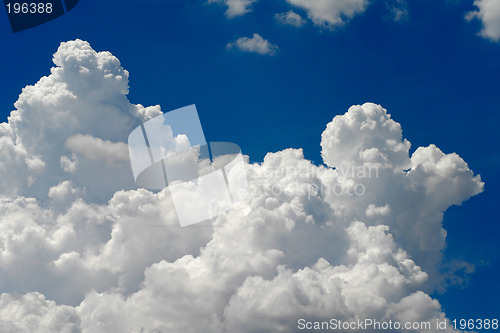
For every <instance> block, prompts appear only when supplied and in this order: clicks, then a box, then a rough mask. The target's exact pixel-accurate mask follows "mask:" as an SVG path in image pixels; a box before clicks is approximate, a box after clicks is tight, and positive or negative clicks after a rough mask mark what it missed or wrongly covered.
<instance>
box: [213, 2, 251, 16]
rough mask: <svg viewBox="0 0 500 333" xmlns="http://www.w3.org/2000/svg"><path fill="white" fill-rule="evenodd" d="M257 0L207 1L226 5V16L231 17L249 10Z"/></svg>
mask: <svg viewBox="0 0 500 333" xmlns="http://www.w3.org/2000/svg"><path fill="white" fill-rule="evenodd" d="M257 1H258V0H208V3H218V4H221V5H224V6H226V7H227V10H226V16H227V17H229V18H233V17H236V16H241V15H245V14H246V13H248V12H250V11H251V7H252V4H254V3H255V2H257Z"/></svg>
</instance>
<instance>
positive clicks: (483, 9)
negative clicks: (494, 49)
mask: <svg viewBox="0 0 500 333" xmlns="http://www.w3.org/2000/svg"><path fill="white" fill-rule="evenodd" d="M474 6H476V7H477V8H478V10H476V11H473V12H469V13H467V14H466V16H465V18H466V19H467V20H468V21H471V20H473V19H478V20H480V21H481V22H482V24H483V28H482V30H481V32H480V33H479V34H480V35H481V36H482V37H484V38H487V39H490V40H492V41H494V42H498V41H499V40H500V1H499V0H476V1H474Z"/></svg>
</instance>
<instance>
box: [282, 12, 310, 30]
mask: <svg viewBox="0 0 500 333" xmlns="http://www.w3.org/2000/svg"><path fill="white" fill-rule="evenodd" d="M274 17H275V18H276V20H277V21H278V22H280V23H281V24H284V25H291V26H293V27H297V28H300V27H301V26H303V25H304V24H306V20H304V19H303V18H302V16H300V15H299V14H297V13H295V12H294V11H291V10H290V11H288V12H286V13H281V14H279V13H278V14H276V15H275V16H274Z"/></svg>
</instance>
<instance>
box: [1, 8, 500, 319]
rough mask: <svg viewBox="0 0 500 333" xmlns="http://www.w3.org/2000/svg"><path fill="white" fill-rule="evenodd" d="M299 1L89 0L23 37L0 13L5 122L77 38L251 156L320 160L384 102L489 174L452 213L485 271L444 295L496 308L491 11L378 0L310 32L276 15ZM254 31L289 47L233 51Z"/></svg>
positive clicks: (456, 254)
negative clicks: (241, 5) (336, 138)
mask: <svg viewBox="0 0 500 333" xmlns="http://www.w3.org/2000/svg"><path fill="white" fill-rule="evenodd" d="M290 8H291V7H290V5H289V4H287V3H286V2H285V1H267V0H266V1H259V2H257V3H255V4H254V5H253V6H252V11H251V12H250V13H247V14H246V15H243V16H239V17H235V18H227V17H226V16H225V15H224V10H225V9H224V8H223V7H222V6H219V5H217V4H211V5H207V4H206V3H205V2H204V1H194V0H189V1H181V0H169V1H158V0H156V1H153V0H143V1H140V2H137V1H125V0H121V1H118V0H108V1H96V0H81V1H80V3H79V4H78V5H77V6H76V7H75V8H74V9H73V10H72V11H70V12H68V13H67V14H66V15H63V16H62V17H60V18H58V19H56V20H54V21H51V22H49V23H47V24H44V25H41V26H38V27H35V28H33V29H30V30H27V31H23V32H19V33H16V34H13V33H11V32H10V27H9V25H8V21H7V16H6V14H5V13H1V14H0V39H1V49H0V78H1V79H0V110H2V111H1V112H2V114H1V116H2V121H6V117H7V116H8V114H9V112H10V111H11V110H13V109H14V107H13V103H14V102H15V101H16V100H17V98H18V95H19V93H20V92H21V89H22V88H23V87H24V86H26V85H27V84H34V83H35V82H36V81H38V79H39V78H40V77H41V76H44V75H48V74H50V72H49V68H50V67H51V66H52V61H51V59H52V54H53V53H54V52H55V51H56V50H57V47H58V46H59V43H60V42H62V41H67V40H71V39H75V38H80V39H83V40H86V41H88V42H89V43H90V44H91V45H92V47H93V48H94V49H96V50H99V51H102V50H108V51H110V52H112V53H113V54H114V55H115V56H117V57H118V58H119V59H120V61H121V63H122V65H123V67H124V68H125V69H127V70H128V71H129V72H130V94H129V99H130V101H131V102H132V103H140V104H143V105H145V106H149V105H156V104H160V105H161V107H162V110H163V111H168V110H172V109H176V108H179V107H182V106H186V105H190V104H196V105H197V108H198V112H199V115H200V119H201V122H202V124H203V128H204V131H205V135H206V136H207V139H208V140H210V141H230V142H235V143H238V144H239V145H240V146H241V148H242V150H243V152H244V153H245V154H248V155H249V156H250V159H251V161H254V162H259V161H261V160H262V159H263V157H264V156H265V154H266V153H267V152H274V151H278V150H282V149H285V148H289V147H294V148H299V147H300V148H303V149H304V153H305V156H306V158H308V159H311V160H313V161H314V162H315V163H316V164H319V163H321V156H320V146H319V143H320V140H321V138H320V135H321V132H322V131H323V130H324V128H325V126H326V124H327V123H328V122H329V121H331V119H332V118H333V117H334V116H335V115H337V114H343V113H345V112H346V111H347V109H348V108H349V107H350V106H351V105H354V104H362V103H364V102H374V103H377V104H381V105H382V106H383V107H384V108H386V109H388V111H389V113H391V115H392V117H393V118H394V119H395V120H396V121H397V122H399V123H401V125H402V127H403V135H404V137H405V138H407V139H408V140H409V141H410V142H411V143H412V150H411V151H412V152H413V151H414V150H415V149H416V148H417V147H419V146H427V145H429V144H431V143H433V144H436V145H437V146H438V147H440V149H441V150H443V152H445V153H451V152H456V153H458V154H459V155H460V156H461V157H462V158H463V159H464V160H465V161H466V162H467V163H468V164H469V167H470V168H471V169H472V170H473V171H474V172H475V173H477V174H480V175H481V177H482V179H483V181H484V182H485V183H486V185H485V191H484V192H483V193H481V194H480V195H478V196H475V197H473V198H471V199H470V200H469V201H467V202H465V203H464V204H463V205H462V206H461V207H453V208H451V209H449V210H448V211H447V212H446V214H445V218H444V227H445V229H447V231H448V238H447V242H448V248H447V250H446V258H449V259H462V260H465V261H468V262H470V263H473V264H475V265H476V272H475V273H474V275H472V277H471V280H470V282H469V284H468V286H467V287H465V288H464V289H461V288H457V287H451V288H450V289H448V290H447V292H446V293H444V294H437V295H435V296H436V297H437V298H438V299H439V301H440V302H441V304H442V305H443V307H444V309H445V311H446V313H447V315H448V317H449V318H451V319H453V318H487V317H490V318H491V317H493V316H494V315H498V310H499V308H498V299H499V298H500V288H499V287H498V284H497V278H498V276H499V275H500V249H499V247H498V246H497V240H498V236H499V233H500V227H499V225H498V219H497V214H496V213H495V211H494V207H495V206H496V204H497V202H498V199H499V196H498V194H497V193H498V191H497V188H498V186H500V179H499V176H498V173H497V168H498V164H499V163H500V152H499V149H498V143H499V142H500V134H499V133H500V131H499V130H498V124H499V123H500V116H499V112H498V111H499V110H500V93H499V89H500V82H499V77H500V60H499V59H500V43H495V42H494V41H491V40H488V39H486V38H483V37H481V36H479V35H478V33H479V31H480V30H481V22H480V21H478V20H474V21H470V22H469V21H467V20H465V18H464V16H465V14H466V13H467V12H469V11H472V10H474V9H475V7H474V6H473V2H472V1H469V0H467V1H464V0H461V1H460V0H455V1H452V0H448V1H445V0H420V1H414V0H408V1H407V10H408V17H407V18H406V19H403V20H401V21H395V20H393V19H392V18H391V15H390V12H389V11H388V8H387V6H386V3H385V2H383V1H373V2H372V3H371V5H370V6H369V7H368V8H367V9H366V11H365V12H363V13H360V14H359V15H356V16H355V17H354V18H352V19H351V20H349V22H347V23H346V24H345V25H343V26H342V27H336V28H334V29H325V28H319V27H317V26H315V25H314V24H313V23H312V22H311V21H310V20H307V23H306V24H305V25H304V26H302V27H300V28H297V27H292V26H286V25H282V24H279V23H278V22H277V21H276V19H275V17H274V14H275V13H281V12H286V11H288V10H289V9H290ZM296 12H297V13H299V14H301V15H302V16H303V17H305V15H304V12H303V11H301V10H296ZM254 33H258V34H260V35H261V36H262V37H263V38H265V39H267V40H268V41H269V42H270V43H272V44H275V45H277V46H278V47H279V51H278V52H277V53H276V54H274V55H259V54H255V53H245V52H240V51H238V50H236V49H230V50H228V49H227V48H226V45H227V44H228V43H230V42H234V41H235V40H236V39H238V38H240V37H251V36H252V35H253V34H254Z"/></svg>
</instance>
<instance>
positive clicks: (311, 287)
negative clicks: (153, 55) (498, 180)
mask: <svg viewBox="0 0 500 333" xmlns="http://www.w3.org/2000/svg"><path fill="white" fill-rule="evenodd" d="M54 63H55V65H56V67H54V68H53V69H52V70H51V74H50V75H49V76H47V77H43V78H41V79H40V81H39V82H38V83H36V84H35V85H34V86H28V87H26V88H25V89H24V90H23V92H22V94H21V95H20V97H19V100H18V101H17V103H16V104H15V107H16V110H15V111H13V112H12V113H11V116H10V117H9V119H8V122H7V123H2V124H0V154H1V157H2V158H1V159H0V170H1V172H2V177H1V178H0V194H1V197H0V207H1V210H2V214H1V216H0V268H1V271H2V274H1V275H0V290H1V291H2V292H3V294H2V295H1V297H0V330H1V331H2V332H80V331H82V332H139V331H141V332H218V333H220V332H295V331H298V330H299V329H298V321H299V320H300V319H304V320H306V321H323V320H330V319H338V320H342V321H351V320H357V319H359V318H372V319H376V320H379V321H389V320H392V321H393V322H395V321H397V322H401V323H405V322H425V321H429V322H432V323H435V322H436V320H441V321H443V320H446V316H445V314H444V313H443V312H442V309H441V307H440V304H439V302H438V301H437V300H435V299H432V298H431V297H430V296H429V295H428V293H429V292H431V291H432V290H434V289H435V288H440V287H443V285H444V284H445V281H444V278H443V276H442V275H441V273H440V269H441V268H442V251H443V249H444V246H445V239H446V231H445V230H444V229H443V228H442V218H443V212H444V211H445V210H446V209H447V208H448V207H449V206H451V205H459V204H460V203H461V202H463V201H464V200H466V199H468V198H469V197H471V196H473V195H475V194H478V193H480V192H481V191H482V189H483V183H482V182H481V179H480V177H479V176H475V175H474V174H473V172H472V171H471V170H470V169H469V168H468V166H467V164H466V163H465V162H464V161H463V160H462V159H461V158H460V157H459V156H458V155H457V154H445V153H443V152H442V151H441V150H440V149H439V148H437V147H436V146H434V145H431V146H428V147H420V148H418V149H417V150H416V151H415V152H414V153H413V154H412V155H411V156H409V148H410V143H409V142H408V141H407V140H405V139H403V137H402V130H401V126H400V125H399V124H398V123H397V122H395V121H394V120H392V119H391V117H390V115H389V114H388V113H387V111H386V110H385V109H383V108H382V107H381V106H379V105H375V104H371V103H367V104H364V105H357V106H353V107H351V108H350V109H349V110H348V111H347V113H346V114H344V115H340V116H336V117H335V118H333V120H332V122H330V123H329V124H328V125H327V128H326V130H325V131H324V132H323V134H322V136H321V146H322V156H323V158H324V162H325V165H321V166H316V165H313V164H312V163H311V162H310V161H308V160H306V159H304V156H303V153H302V150H300V149H287V150H284V151H280V152H276V153H269V154H268V155H267V156H266V157H265V159H264V161H263V162H262V163H260V164H251V165H250V164H247V165H246V173H247V175H248V181H249V191H250V195H249V196H248V197H247V199H246V200H245V202H244V203H242V204H241V205H240V206H238V207H237V208H235V209H233V210H231V211H229V212H227V213H224V214H221V215H219V216H218V217H217V218H216V219H214V221H211V222H210V221H209V222H204V223H202V224H198V225H195V226H192V227H187V228H180V227H179V224H178V221H177V217H176V213H175V209H174V206H173V204H172V199H171V197H170V194H169V190H168V188H167V189H164V190H162V191H160V192H158V193H152V192H150V191H147V190H144V189H135V188H134V184H133V177H132V171H131V169H130V165H129V162H128V161H127V160H126V149H125V146H124V142H125V141H126V139H127V136H128V134H129V133H130V131H131V130H132V129H133V128H135V127H136V126H137V125H138V124H140V123H141V122H143V121H145V120H146V119H150V118H151V117H153V116H155V115H158V114H160V113H161V110H160V109H159V107H157V106H155V107H148V108H145V107H143V106H141V105H133V104H131V103H130V102H129V101H128V99H127V97H126V94H127V92H128V72H127V71H125V70H124V69H123V68H122V67H121V65H120V62H119V61H118V59H116V58H115V57H114V56H112V55H111V54H110V53H109V52H99V53H97V52H95V51H94V50H93V49H92V48H91V47H90V45H89V44H88V43H86V42H83V41H81V40H76V41H71V42H67V43H62V44H61V46H60V48H59V50H58V51H57V52H56V54H55V55H54ZM318 134H319V133H318ZM318 137H319V135H318ZM194 204H195V203H193V205H194ZM448 327H450V326H449V325H448ZM448 330H449V331H452V330H451V328H449V329H448ZM367 331H370V329H368V330H367Z"/></svg>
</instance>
